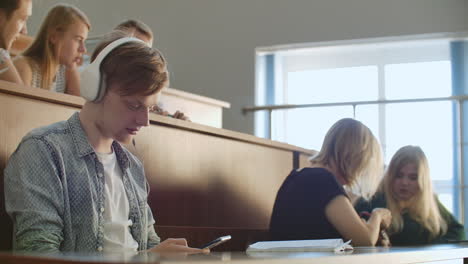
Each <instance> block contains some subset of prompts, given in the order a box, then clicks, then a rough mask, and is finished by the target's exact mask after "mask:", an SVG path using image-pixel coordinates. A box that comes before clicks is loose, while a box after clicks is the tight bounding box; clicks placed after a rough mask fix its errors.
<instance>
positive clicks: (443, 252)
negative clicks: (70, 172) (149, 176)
mask: <svg viewBox="0 0 468 264" xmlns="http://www.w3.org/2000/svg"><path fill="white" fill-rule="evenodd" d="M466 257H468V247H465V246H462V245H440V246H430V247H417V248H389V249H388V248H356V249H355V251H354V252H353V253H346V254H335V253H331V252H291V253H279V252H275V253H274V252H266V253H256V254H253V253H245V252H213V253H210V254H208V255H202V254H198V255H189V256H184V255H173V256H160V255H157V254H144V255H135V256H132V255H127V256H125V255H123V254H118V253H117V254H107V255H103V254H89V255H86V254H76V253H72V254H63V255H50V256H45V255H42V256H41V255H21V254H11V253H0V263H2V264H72V263H80V264H94V263H162V264H166V263H167V264H177V263H180V264H188V263H197V264H205V263H206V264H226V263H227V264H229V263H242V264H264V263H268V264H276V263H278V264H280V263H289V264H314V263H319V264H361V263H363V264H364V263H378V264H387V263H388V264H390V263H391V264H395V263H402V264H403V263H434V264H435V263H438V264H449V263H454V264H455V263H458V264H461V263H463V261H464V258H466Z"/></svg>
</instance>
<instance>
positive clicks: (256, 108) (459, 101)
mask: <svg viewBox="0 0 468 264" xmlns="http://www.w3.org/2000/svg"><path fill="white" fill-rule="evenodd" d="M466 100H468V95H459V96H449V97H434V98H418V99H397V100H375V101H354V102H336V103H322V104H286V105H264V106H251V107H244V108H243V109H242V112H243V113H244V114H247V113H250V112H257V111H268V131H269V138H270V139H271V134H272V125H271V123H272V122H271V121H272V113H273V111H275V110H285V109H298V108H320V107H332V106H352V107H353V117H354V118H355V117H356V107H357V106H359V105H382V104H398V103H423V102H441V101H452V102H455V103H456V104H457V115H456V116H457V117H458V118H457V120H456V126H457V132H458V146H457V153H458V155H457V157H458V159H457V161H458V162H457V164H458V175H457V178H458V182H459V186H461V187H460V197H459V199H460V200H459V203H458V204H459V207H458V210H459V212H460V218H461V221H462V223H464V222H465V219H464V216H465V212H464V211H465V210H464V206H463V205H464V201H465V194H464V190H463V189H464V188H465V182H464V177H463V175H464V174H465V166H464V164H463V161H464V153H463V142H464V140H465V139H464V135H463V134H464V129H463V127H464V126H463V120H464V116H463V102H464V101H466Z"/></svg>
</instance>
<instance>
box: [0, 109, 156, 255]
mask: <svg viewBox="0 0 468 264" xmlns="http://www.w3.org/2000/svg"><path fill="white" fill-rule="evenodd" d="M112 146H113V149H114V151H115V154H116V156H117V161H118V163H119V166H120V168H121V169H122V173H123V179H122V180H123V183H124V186H125V191H126V194H127V197H128V201H129V204H130V214H129V219H130V220H132V222H133V225H132V226H131V228H130V233H131V234H132V236H133V238H134V239H135V240H136V241H137V242H138V245H139V248H138V249H139V250H144V249H148V248H151V247H153V246H155V245H157V244H159V242H160V239H159V237H158V236H157V234H156V232H155V230H154V226H153V225H154V223H155V221H154V219H153V215H152V213H151V209H150V208H149V206H148V203H147V195H148V187H147V182H146V179H145V175H144V170H143V166H142V164H141V162H140V161H139V160H138V159H137V158H136V157H135V156H134V155H132V154H131V153H130V152H129V151H128V150H126V149H125V148H124V147H122V146H121V145H120V144H119V143H117V142H115V141H114V142H113V145H112ZM103 170H104V168H103V165H102V163H101V162H100V161H99V160H98V158H97V155H96V153H95V151H94V149H93V147H92V146H91V145H90V143H89V141H88V138H87V137H86V134H85V131H84V130H83V127H82V126H81V123H80V119H79V114H78V113H75V114H73V115H72V116H71V118H70V119H69V120H68V121H62V122H58V123H55V124H52V125H49V126H46V127H42V128H38V129H35V130H33V131H32V132H30V133H29V134H27V135H26V136H25V137H24V138H23V139H22V141H21V143H20V144H19V146H18V148H17V149H16V151H15V152H14V153H13V155H12V156H11V158H10V160H9V161H8V164H7V167H6V168H5V172H4V177H5V203H6V205H5V207H6V210H7V212H8V214H9V215H10V217H11V218H12V220H13V223H14V233H13V239H14V240H13V247H14V249H15V250H24V251H42V252H54V251H81V252H92V251H102V249H103V248H102V247H103V237H104V234H103V230H104V229H103V223H104V220H103V212H104V210H105V208H104V199H105V195H104V178H105V177H104V176H103Z"/></svg>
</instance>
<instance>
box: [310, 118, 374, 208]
mask: <svg viewBox="0 0 468 264" xmlns="http://www.w3.org/2000/svg"><path fill="white" fill-rule="evenodd" d="M310 161H311V163H312V164H321V165H324V166H332V167H335V168H336V169H337V170H338V172H339V173H341V175H343V177H344V178H345V180H346V181H347V184H346V186H347V187H348V188H349V189H350V190H351V191H352V192H353V193H356V194H360V195H361V196H363V197H364V198H366V199H368V198H369V197H371V196H372V195H373V194H374V193H375V191H376V189H377V185H378V182H379V180H380V178H381V176H382V173H383V162H382V151H381V149H380V144H379V143H378V141H377V139H376V138H375V136H374V135H373V134H372V132H371V131H370V129H369V128H368V127H366V126H365V125H364V124H362V123H361V122H359V121H357V120H354V119H352V118H344V119H341V120H339V121H338V122H336V123H335V124H334V125H333V126H332V127H331V128H330V130H328V132H327V134H326V136H325V139H324V141H323V145H322V149H321V150H320V152H319V153H318V154H317V155H315V156H313V157H312V158H311V159H310Z"/></svg>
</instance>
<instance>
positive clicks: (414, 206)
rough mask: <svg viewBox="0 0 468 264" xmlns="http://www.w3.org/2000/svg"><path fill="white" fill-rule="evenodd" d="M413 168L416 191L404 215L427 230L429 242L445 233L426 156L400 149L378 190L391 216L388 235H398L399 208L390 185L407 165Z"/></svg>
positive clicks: (411, 149) (414, 149) (418, 150)
mask: <svg viewBox="0 0 468 264" xmlns="http://www.w3.org/2000/svg"><path fill="white" fill-rule="evenodd" d="M408 164H414V165H415V166H416V168H417V174H418V186H419V191H418V193H416V194H415V195H414V197H412V198H411V199H410V201H409V206H408V208H407V209H408V213H409V215H410V217H411V218H412V219H414V220H416V222H418V223H420V224H421V225H422V226H424V227H425V228H426V229H427V230H429V233H430V236H429V239H431V240H432V239H433V238H435V237H436V236H438V235H443V234H445V233H446V232H447V223H446V221H445V220H444V219H443V218H442V216H441V214H440V211H439V207H438V205H437V201H436V198H435V196H434V192H433V190H432V183H431V178H430V173H429V165H428V162H427V158H426V155H425V154H424V152H423V151H422V149H421V148H420V147H418V146H404V147H402V148H400V149H399V150H398V151H397V152H396V153H395V155H393V157H392V160H391V161H390V164H389V166H388V168H387V171H386V173H385V176H384V179H383V181H382V186H381V188H382V189H383V192H384V193H385V197H386V200H387V208H388V209H389V210H390V211H391V212H392V224H391V225H390V232H391V233H398V232H400V231H401V230H402V229H403V218H402V216H401V212H402V209H403V208H401V204H400V203H399V202H398V200H397V199H396V198H395V196H394V194H393V191H392V185H393V182H394V180H395V178H396V177H397V176H398V174H399V173H400V170H401V169H402V168H403V167H404V166H406V165H408Z"/></svg>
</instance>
